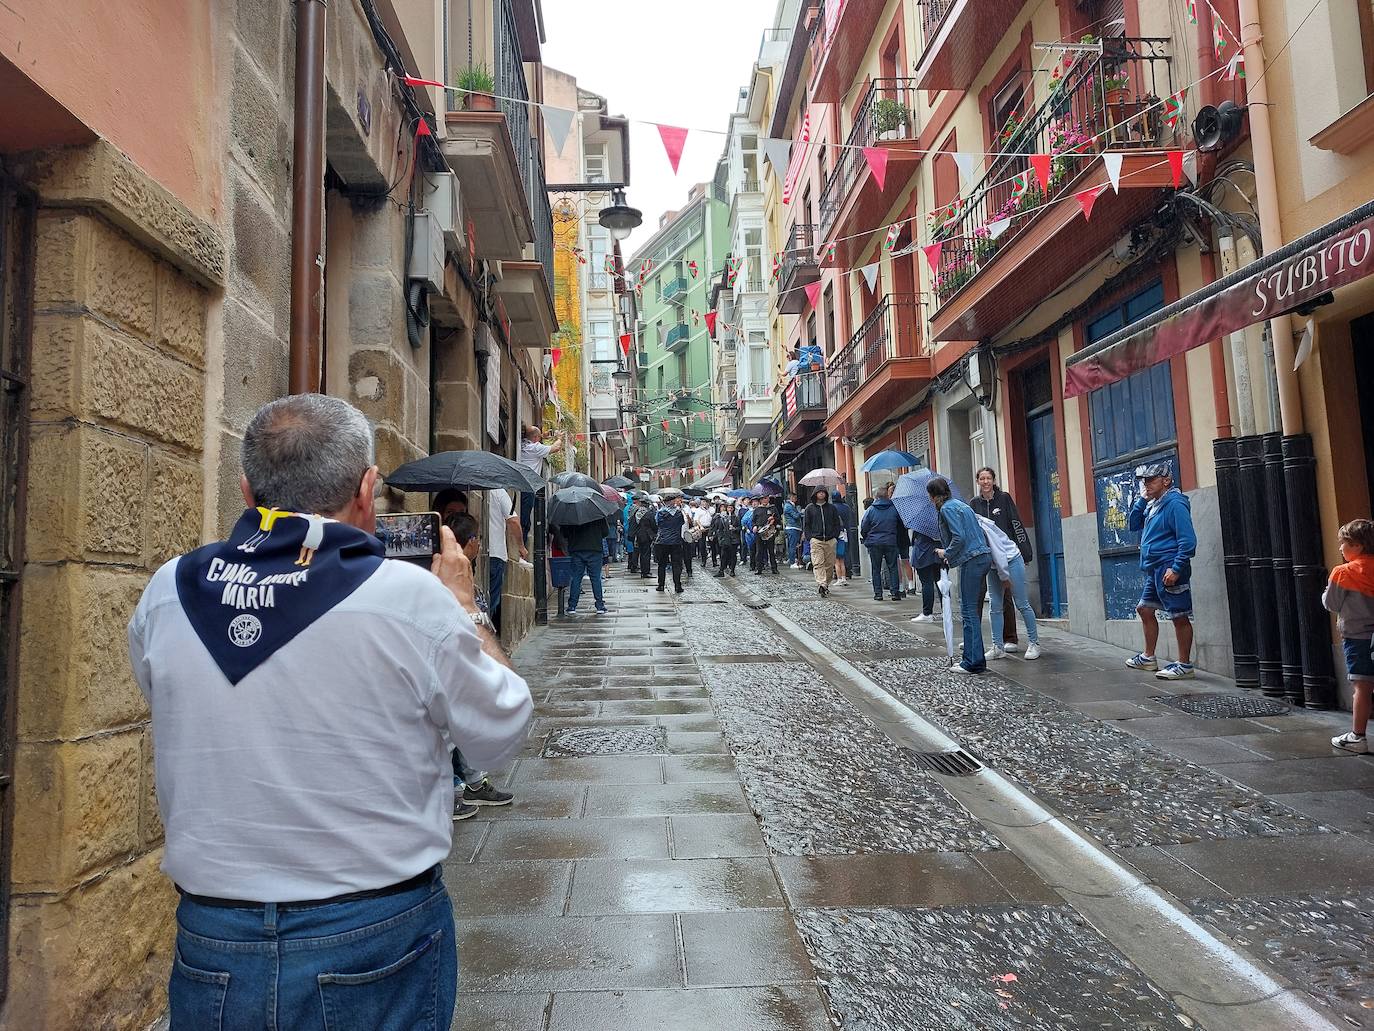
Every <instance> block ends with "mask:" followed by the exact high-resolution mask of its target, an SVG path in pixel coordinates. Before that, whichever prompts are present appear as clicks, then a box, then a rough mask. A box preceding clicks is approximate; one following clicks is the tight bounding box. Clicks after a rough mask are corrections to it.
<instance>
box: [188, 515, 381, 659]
mask: <svg viewBox="0 0 1374 1031" xmlns="http://www.w3.org/2000/svg"><path fill="white" fill-rule="evenodd" d="M312 529H313V531H314V532H313V533H312V532H311V531H312ZM321 531H323V532H321ZM310 545H314V547H313V548H312V547H311V546H310ZM383 555H384V552H383V549H382V544H381V542H380V541H378V540H377V538H376V537H373V536H372V535H371V534H368V533H365V532H363V531H362V530H359V529H357V528H356V527H353V526H349V525H348V524H347V523H337V522H329V521H324V520H321V519H320V518H319V517H318V516H301V515H296V514H294V513H291V512H279V511H277V510H275V509H265V508H258V509H251V508H250V509H249V510H248V511H247V512H245V513H244V514H243V516H242V518H240V519H239V521H238V524H237V525H236V526H235V527H234V531H233V533H231V534H230V535H229V539H228V540H227V541H220V542H218V543H215V544H207V545H206V546H205V547H203V548H198V549H197V550H195V551H193V552H191V553H190V554H189V555H184V556H182V558H181V561H180V562H178V563H177V571H176V580H177V597H178V598H179V599H180V600H181V607H182V608H183V609H184V610H185V611H186V618H187V619H189V620H190V621H191V626H193V627H195V630H196V635H197V636H198V637H199V638H200V639H201V642H202V643H203V644H204V645H205V647H206V648H207V649H208V650H209V652H210V655H211V656H212V657H213V658H214V660H215V663H216V665H218V666H219V668H220V669H221V670H222V671H223V672H224V675H225V676H226V677H227V678H228V679H229V682H230V683H231V684H237V683H238V682H239V681H240V680H242V679H243V678H244V677H246V676H247V675H248V674H249V673H251V672H253V670H255V669H257V668H258V666H260V665H261V664H262V663H264V662H266V661H267V660H268V659H269V658H270V657H271V656H272V655H273V654H274V653H275V652H276V651H277V649H278V648H281V647H283V646H284V645H286V644H288V643H289V642H290V641H291V640H292V639H293V638H294V637H295V636H296V635H297V634H299V633H300V632H301V631H302V630H304V629H305V628H306V627H308V626H309V625H310V624H311V623H313V622H315V620H317V619H319V618H320V617H321V616H323V615H324V614H325V613H326V612H328V611H329V610H330V609H332V608H333V607H334V606H335V605H337V604H339V602H341V601H343V600H344V599H345V598H347V597H348V596H349V595H350V594H352V593H353V592H354V591H356V590H357V589H358V588H359V587H360V586H361V585H362V583H363V581H365V580H366V579H367V578H368V577H369V576H371V575H372V574H373V573H375V572H376V571H377V569H378V568H379V567H380V566H381V564H382V559H383Z"/></svg>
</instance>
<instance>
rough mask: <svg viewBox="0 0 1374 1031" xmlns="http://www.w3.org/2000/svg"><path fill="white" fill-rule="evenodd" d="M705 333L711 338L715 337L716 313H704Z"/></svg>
mask: <svg viewBox="0 0 1374 1031" xmlns="http://www.w3.org/2000/svg"><path fill="white" fill-rule="evenodd" d="M706 332H708V333H710V334H711V336H715V335H716V313H715V312H713V311H708V312H707V313H706Z"/></svg>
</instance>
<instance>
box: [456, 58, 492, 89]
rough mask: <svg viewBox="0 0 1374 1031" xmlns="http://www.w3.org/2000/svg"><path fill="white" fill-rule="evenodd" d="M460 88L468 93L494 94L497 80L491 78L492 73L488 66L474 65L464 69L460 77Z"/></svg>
mask: <svg viewBox="0 0 1374 1031" xmlns="http://www.w3.org/2000/svg"><path fill="white" fill-rule="evenodd" d="M458 88H459V89H461V90H465V91H467V92H468V93H494V92H495V91H496V80H495V79H493V78H492V77H491V71H490V70H489V69H488V68H487V66H486V65H484V64H479V65H474V66H473V67H471V68H464V69H463V71H462V73H461V74H460V75H459V76H458Z"/></svg>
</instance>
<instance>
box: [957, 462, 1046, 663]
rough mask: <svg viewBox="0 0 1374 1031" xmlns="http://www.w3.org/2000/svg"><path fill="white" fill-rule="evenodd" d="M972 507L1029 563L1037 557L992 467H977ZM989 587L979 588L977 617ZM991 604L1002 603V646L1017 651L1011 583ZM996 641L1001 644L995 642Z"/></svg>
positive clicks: (979, 615)
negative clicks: (1016, 548) (976, 484)
mask: <svg viewBox="0 0 1374 1031" xmlns="http://www.w3.org/2000/svg"><path fill="white" fill-rule="evenodd" d="M969 507H970V508H972V509H973V511H974V512H976V513H977V514H978V515H980V516H982V517H983V518H985V519H991V520H992V521H993V522H994V523H996V524H997V528H998V529H999V530H1001V531H1002V532H1003V533H1005V534H1006V535H1007V536H1008V537H1010V538H1011V539H1012V541H1013V542H1014V543H1015V544H1016V546H1017V547H1018V548H1020V549H1021V557H1022V558H1023V559H1025V560H1026V562H1027V563H1029V562H1030V560H1031V559H1032V558H1034V557H1035V552H1034V551H1033V550H1032V549H1031V543H1030V534H1029V533H1028V532H1027V531H1026V527H1025V525H1024V524H1023V523H1022V522H1021V513H1019V512H1018V511H1017V510H1016V502H1015V501H1013V500H1012V499H1011V495H1010V494H1008V493H1007V492H1006V491H1004V490H1002V488H1001V487H999V486H997V473H996V472H994V471H993V469H992V467H991V466H987V465H985V466H983V468H981V469H979V470H978V493H977V494H976V495H974V498H973V501H971V502H970V503H969ZM987 596H988V587H987V584H984V585H983V586H982V588H980V589H979V591H978V618H979V619H982V618H983V602H985V601H986V600H987ZM992 604H994V605H997V604H1000V605H1001V606H1002V642H1001V644H1002V649H1003V650H1004V651H1009V652H1014V651H1017V650H1018V649H1020V647H1021V642H1020V641H1019V640H1018V639H1017V636H1016V605H1015V603H1014V602H1013V601H1012V596H1011V585H1010V584H1003V585H1002V597H1001V599H1000V600H999V599H997V598H994V599H993V600H992ZM993 643H994V644H996V643H998V642H996V641H994V642H993Z"/></svg>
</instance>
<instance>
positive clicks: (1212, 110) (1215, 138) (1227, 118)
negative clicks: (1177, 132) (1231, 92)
mask: <svg viewBox="0 0 1374 1031" xmlns="http://www.w3.org/2000/svg"><path fill="white" fill-rule="evenodd" d="M1244 114H1245V112H1244V110H1243V109H1242V108H1241V107H1240V106H1239V105H1237V104H1236V103H1235V102H1233V101H1230V100H1223V101H1222V102H1221V104H1220V105H1219V106H1218V107H1211V106H1210V105H1209V106H1207V107H1204V108H1202V109H1201V110H1200V111H1198V113H1197V117H1196V118H1194V119H1193V139H1194V140H1196V141H1197V145H1198V149H1199V150H1216V149H1217V148H1218V147H1220V146H1221V145H1222V144H1223V143H1227V142H1229V141H1230V140H1233V139H1235V138H1236V136H1237V135H1239V133H1240V123H1241V119H1242V118H1243V117H1244Z"/></svg>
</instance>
